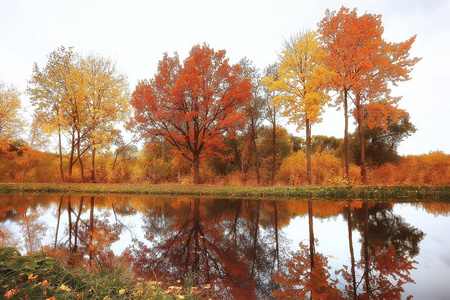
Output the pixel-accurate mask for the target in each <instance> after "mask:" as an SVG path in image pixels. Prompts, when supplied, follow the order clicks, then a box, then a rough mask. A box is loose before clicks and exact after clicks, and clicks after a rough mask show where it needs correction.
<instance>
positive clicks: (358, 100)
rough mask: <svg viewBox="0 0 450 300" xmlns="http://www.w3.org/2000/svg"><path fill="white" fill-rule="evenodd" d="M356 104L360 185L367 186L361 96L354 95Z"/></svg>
mask: <svg viewBox="0 0 450 300" xmlns="http://www.w3.org/2000/svg"><path fill="white" fill-rule="evenodd" d="M356 103H357V107H356V109H357V117H358V134H359V151H360V153H361V162H360V163H361V178H362V183H363V184H367V171H366V154H365V149H364V132H363V130H362V127H363V118H362V107H361V96H360V95H359V94H358V95H356Z"/></svg>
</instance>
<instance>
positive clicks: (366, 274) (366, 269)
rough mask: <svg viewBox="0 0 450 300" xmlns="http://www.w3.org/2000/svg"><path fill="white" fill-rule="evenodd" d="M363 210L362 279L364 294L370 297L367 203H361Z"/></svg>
mask: <svg viewBox="0 0 450 300" xmlns="http://www.w3.org/2000/svg"><path fill="white" fill-rule="evenodd" d="M363 210H364V265H365V266H364V278H365V285H366V293H367V295H370V293H371V291H370V280H369V274H370V258H369V206H368V204H367V202H364V203H363Z"/></svg>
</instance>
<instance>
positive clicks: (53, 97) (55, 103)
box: [27, 47, 85, 180]
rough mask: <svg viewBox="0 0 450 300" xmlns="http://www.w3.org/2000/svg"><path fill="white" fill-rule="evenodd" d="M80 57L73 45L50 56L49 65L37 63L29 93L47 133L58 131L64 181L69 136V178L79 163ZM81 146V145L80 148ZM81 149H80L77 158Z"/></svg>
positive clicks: (61, 48) (61, 172) (80, 113)
mask: <svg viewBox="0 0 450 300" xmlns="http://www.w3.org/2000/svg"><path fill="white" fill-rule="evenodd" d="M77 60H78V56H77V54H76V53H74V52H73V51H72V48H68V49H66V48H65V47H60V48H58V49H56V50H55V51H53V52H51V53H50V54H49V55H47V64H46V66H45V67H44V68H42V69H40V68H39V67H38V65H37V64H36V63H35V64H34V66H33V72H32V75H31V80H29V82H28V84H29V86H28V88H27V94H28V95H30V98H31V103H32V105H33V106H35V107H36V110H35V116H36V117H38V118H39V119H40V122H41V125H42V128H43V130H44V131H45V132H47V133H50V134H51V133H55V132H56V133H57V135H58V150H59V163H60V174H61V178H62V179H63V180H64V171H63V141H62V137H63V136H64V135H66V136H67V137H68V139H69V141H68V143H69V145H70V154H69V160H70V161H69V177H71V176H72V167H73V165H74V164H75V163H76V161H77V159H75V150H76V149H77V146H78V145H79V140H80V137H81V132H80V126H79V123H80V121H81V120H82V119H83V118H82V114H83V112H84V111H85V110H84V109H83V108H82V107H81V99H82V98H81V97H77V96H78V94H77V92H76V91H77V89H76V86H77V79H76V72H75V62H76V61H77ZM79 149H80V148H79V147H78V150H79ZM79 156H80V151H78V160H79V162H80V164H81V163H82V160H81V159H79Z"/></svg>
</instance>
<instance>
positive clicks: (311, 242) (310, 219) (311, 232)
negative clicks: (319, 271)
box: [308, 200, 316, 269]
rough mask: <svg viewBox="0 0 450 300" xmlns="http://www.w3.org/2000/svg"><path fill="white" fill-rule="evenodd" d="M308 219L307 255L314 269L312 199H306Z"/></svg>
mask: <svg viewBox="0 0 450 300" xmlns="http://www.w3.org/2000/svg"><path fill="white" fill-rule="evenodd" d="M308 219H309V256H310V259H311V269H314V255H315V252H316V251H315V249H314V248H315V247H314V227H313V209H312V201H311V200H308Z"/></svg>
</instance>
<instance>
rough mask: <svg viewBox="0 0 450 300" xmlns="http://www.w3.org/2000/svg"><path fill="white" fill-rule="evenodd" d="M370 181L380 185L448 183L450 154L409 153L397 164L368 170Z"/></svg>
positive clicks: (438, 152)
mask: <svg viewBox="0 0 450 300" xmlns="http://www.w3.org/2000/svg"><path fill="white" fill-rule="evenodd" d="M370 183H371V184H382V185H450V155H447V154H445V153H443V152H440V151H437V152H431V153H429V154H422V155H409V156H406V157H404V158H402V159H401V160H400V162H399V164H397V165H394V164H385V165H382V166H380V167H378V168H375V169H373V170H371V171H370Z"/></svg>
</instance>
